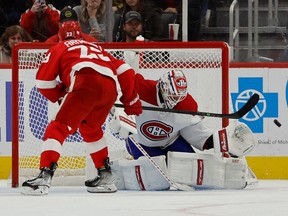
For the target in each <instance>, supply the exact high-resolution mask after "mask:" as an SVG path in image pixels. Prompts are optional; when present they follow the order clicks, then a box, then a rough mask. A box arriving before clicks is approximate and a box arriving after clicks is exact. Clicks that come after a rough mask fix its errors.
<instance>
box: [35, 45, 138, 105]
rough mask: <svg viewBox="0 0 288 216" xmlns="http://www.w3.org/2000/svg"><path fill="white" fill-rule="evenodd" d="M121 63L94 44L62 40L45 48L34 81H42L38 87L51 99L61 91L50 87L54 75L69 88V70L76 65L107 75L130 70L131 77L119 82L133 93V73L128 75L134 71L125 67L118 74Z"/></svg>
mask: <svg viewBox="0 0 288 216" xmlns="http://www.w3.org/2000/svg"><path fill="white" fill-rule="evenodd" d="M73 43H74V44H73ZM123 64H125V62H124V61H122V60H118V59H115V58H114V57H113V56H111V55H109V54H108V53H106V52H105V51H104V50H103V49H102V47H100V46H97V45H95V44H91V43H88V42H86V41H81V40H69V41H63V42H61V43H58V44H57V45H55V46H53V47H51V48H50V49H49V50H48V52H47V55H46V58H45V59H44V60H43V62H42V64H41V65H40V67H39V70H38V72H37V74H36V80H37V81H40V82H41V84H43V87H42V88H41V87H39V86H37V87H38V89H39V91H40V92H41V93H42V94H43V95H44V96H45V97H46V98H48V99H49V100H50V99H54V101H55V98H57V97H58V96H59V94H60V93H59V89H57V88H56V87H53V85H52V84H53V81H55V79H56V77H57V76H58V75H59V77H60V80H61V81H62V82H63V84H65V86H67V87H69V86H70V82H71V76H70V75H71V72H73V71H75V65H77V68H79V67H93V68H100V69H98V70H96V71H97V72H99V73H101V74H103V75H106V76H110V77H112V76H113V75H120V76H121V77H125V76H126V72H129V74H130V75H129V76H128V75H127V77H129V78H130V79H129V78H127V79H126V80H125V78H122V80H125V81H126V82H125V83H124V82H122V83H120V85H121V88H122V87H123V86H124V87H125V88H124V91H131V94H132V89H133V84H134V83H133V82H134V75H133V76H131V74H133V73H134V71H133V70H132V69H131V67H130V68H129V67H125V68H126V71H125V70H124V71H121V74H117V69H118V68H119V67H120V66H122V65H123ZM107 72H108V73H107ZM109 73H110V74H109ZM131 80H132V81H133V82H132V81H131ZM119 82H120V80H119ZM45 85H46V86H45ZM131 85H132V86H131ZM122 90H123V89H122Z"/></svg>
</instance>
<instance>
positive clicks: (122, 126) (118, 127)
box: [109, 107, 137, 139]
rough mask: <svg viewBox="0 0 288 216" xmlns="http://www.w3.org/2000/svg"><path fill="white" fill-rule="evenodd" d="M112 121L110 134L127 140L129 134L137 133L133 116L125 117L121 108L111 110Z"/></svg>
mask: <svg viewBox="0 0 288 216" xmlns="http://www.w3.org/2000/svg"><path fill="white" fill-rule="evenodd" d="M110 113H111V115H112V119H111V121H110V122H109V128H110V129H111V131H112V133H115V134H119V135H120V136H121V137H122V138H124V139H125V138H127V137H128V135H129V133H134V134H136V133H137V128H136V122H135V116H133V115H129V116H128V115H127V114H126V113H125V112H124V110H123V108H116V107H113V108H112V109H111V112H110Z"/></svg>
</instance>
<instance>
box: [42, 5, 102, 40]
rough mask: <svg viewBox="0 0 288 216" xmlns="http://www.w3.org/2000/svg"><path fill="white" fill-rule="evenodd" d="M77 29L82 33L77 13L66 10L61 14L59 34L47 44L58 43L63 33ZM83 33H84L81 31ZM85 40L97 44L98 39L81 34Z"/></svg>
mask: <svg viewBox="0 0 288 216" xmlns="http://www.w3.org/2000/svg"><path fill="white" fill-rule="evenodd" d="M71 28H72V29H74V28H77V29H79V30H80V31H81V27H80V24H79V22H78V16H77V14H76V12H75V11H74V10H73V9H72V8H69V7H67V8H64V9H63V10H62V11H61V13H60V23H59V31H58V34H55V35H53V36H52V37H50V38H48V39H47V40H46V41H45V42H46V43H58V42H59V35H61V33H63V32H67V31H68V32H69V30H70V29H71ZM81 32H82V31H81ZM81 35H82V37H83V39H84V40H86V41H89V42H97V39H95V38H94V37H92V36H90V35H88V34H85V33H83V32H82V33H81Z"/></svg>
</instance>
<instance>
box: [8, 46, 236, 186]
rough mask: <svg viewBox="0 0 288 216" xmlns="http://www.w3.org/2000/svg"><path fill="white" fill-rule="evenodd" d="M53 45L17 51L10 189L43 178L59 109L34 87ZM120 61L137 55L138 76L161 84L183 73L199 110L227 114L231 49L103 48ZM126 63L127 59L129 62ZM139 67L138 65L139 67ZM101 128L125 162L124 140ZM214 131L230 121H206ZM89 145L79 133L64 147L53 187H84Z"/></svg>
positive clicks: (111, 153)
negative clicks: (170, 74) (49, 132)
mask: <svg viewBox="0 0 288 216" xmlns="http://www.w3.org/2000/svg"><path fill="white" fill-rule="evenodd" d="M52 45H53V44H45V43H19V44H17V45H16V46H15V48H14V49H13V65H12V187H18V186H19V184H21V183H22V181H23V180H25V179H27V178H30V177H34V176H36V175H37V174H38V173H39V170H38V166H39V158H40V157H39V156H40V153H41V148H42V142H43V141H42V137H43V134H44V131H45V128H46V126H47V124H48V123H49V121H50V119H51V117H52V116H53V115H54V114H55V112H56V110H57V108H58V105H56V104H57V103H56V104H52V103H50V102H48V101H47V99H45V98H44V97H43V96H42V95H40V93H39V92H38V91H37V89H36V88H35V74H36V72H37V69H38V67H39V65H40V63H41V60H42V59H43V57H44V56H45V53H46V51H47V50H48V49H49V47H51V46H52ZM100 45H101V46H102V47H103V48H104V49H105V50H106V51H107V52H109V53H110V54H112V55H113V56H114V57H116V58H120V59H124V55H125V54H126V56H127V53H130V57H131V51H132V56H133V53H134V54H136V56H138V58H136V60H135V58H134V60H133V61H134V62H131V59H128V62H129V63H130V64H131V66H132V64H134V65H133V67H135V65H136V67H137V68H136V70H137V71H136V72H137V73H141V74H143V75H144V77H146V78H149V79H154V80H156V79H158V78H159V77H160V76H161V75H162V74H163V73H165V72H166V71H168V70H170V69H176V68H178V69H181V70H182V71H183V72H184V73H185V75H186V76H187V79H188V89H189V92H190V93H191V94H192V95H193V97H194V98H195V99H196V100H197V102H198V106H199V110H200V111H206V112H219V113H229V111H230V109H229V107H230V106H229V89H228V86H229V83H228V80H229V78H228V70H229V50H228V45H227V44H226V43H224V42H148V43H102V44H100ZM125 60H127V59H125ZM135 63H136V64H135ZM110 119H111V117H110V116H108V117H107V121H106V123H105V124H104V125H103V130H104V131H105V135H104V136H105V137H106V139H107V143H108V147H109V157H110V159H111V160H116V159H119V158H123V157H125V154H126V153H127V152H126V150H125V142H124V140H123V139H122V138H121V137H119V136H117V135H116V134H113V133H112V132H111V131H110V130H109V128H108V127H107V126H106V125H108V124H107V122H108V121H109V120H110ZM205 121H206V122H207V124H208V125H210V126H211V127H215V128H219V127H224V126H227V125H228V123H229V122H228V119H217V118H206V119H205ZM85 158H86V153H85V144H84V143H83V142H82V137H81V135H80V134H79V133H76V134H75V135H71V136H69V137H68V138H67V139H66V140H65V142H64V144H63V150H62V154H61V157H60V160H59V162H58V165H59V167H58V169H57V171H56V172H55V177H54V179H53V185H55V184H57V182H61V185H74V184H77V185H78V184H79V185H83V182H84V179H85V166H86V159H85ZM57 179H59V181H57Z"/></svg>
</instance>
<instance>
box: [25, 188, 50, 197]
mask: <svg viewBox="0 0 288 216" xmlns="http://www.w3.org/2000/svg"><path fill="white" fill-rule="evenodd" d="M48 189H49V187H48V186H38V188H36V189H35V188H31V187H22V189H21V194H23V195H29V196H43V195H47V194H48Z"/></svg>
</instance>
